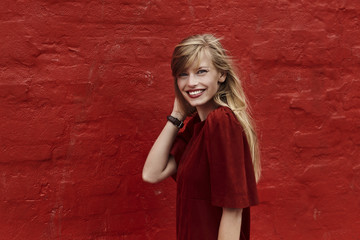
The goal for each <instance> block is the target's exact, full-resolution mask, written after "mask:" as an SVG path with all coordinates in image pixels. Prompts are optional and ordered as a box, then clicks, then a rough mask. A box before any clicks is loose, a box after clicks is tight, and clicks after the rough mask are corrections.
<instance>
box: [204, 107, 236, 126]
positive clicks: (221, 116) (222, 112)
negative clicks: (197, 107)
mask: <svg viewBox="0 0 360 240" xmlns="http://www.w3.org/2000/svg"><path fill="white" fill-rule="evenodd" d="M226 119H228V120H230V121H235V122H237V123H238V120H237V118H236V116H235V114H234V112H233V111H232V110H231V109H230V108H229V107H225V106H220V107H218V108H216V109H215V110H213V111H212V112H210V113H209V115H208V116H207V118H206V120H207V121H210V122H213V121H224V120H226Z"/></svg>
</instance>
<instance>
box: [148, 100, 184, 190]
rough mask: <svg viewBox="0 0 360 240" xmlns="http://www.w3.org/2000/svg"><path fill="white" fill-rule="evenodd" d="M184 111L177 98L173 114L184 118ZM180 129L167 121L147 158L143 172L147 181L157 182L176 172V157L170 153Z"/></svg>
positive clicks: (181, 118)
mask: <svg viewBox="0 0 360 240" xmlns="http://www.w3.org/2000/svg"><path fill="white" fill-rule="evenodd" d="M182 112H183V111H181V107H180V105H179V103H178V101H177V99H175V102H174V108H173V111H172V113H171V116H173V117H176V118H178V119H180V120H184V118H185V114H183V113H182ZM178 130H179V129H178V128H177V127H176V126H174V125H173V124H172V123H170V122H167V123H166V125H165V127H164V128H163V130H162V131H161V133H160V135H159V136H158V138H157V139H156V141H155V143H154V145H153V146H152V148H151V150H150V152H149V154H148V156H147V158H146V161H145V164H144V168H143V172H142V178H143V180H144V181H145V182H149V183H157V182H160V181H162V180H164V179H165V178H167V177H169V176H171V175H173V174H174V173H175V172H176V168H177V166H176V162H175V159H174V157H173V156H170V154H169V153H170V150H171V146H172V144H173V143H174V140H175V137H176V134H177V132H178Z"/></svg>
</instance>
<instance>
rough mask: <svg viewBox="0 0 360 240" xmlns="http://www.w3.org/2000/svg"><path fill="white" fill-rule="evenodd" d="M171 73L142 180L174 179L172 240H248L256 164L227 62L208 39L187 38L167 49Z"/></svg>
mask: <svg viewBox="0 0 360 240" xmlns="http://www.w3.org/2000/svg"><path fill="white" fill-rule="evenodd" d="M171 69H172V74H173V77H174V80H175V92H176V98H175V101H174V106H173V110H172V113H171V115H170V116H168V121H167V123H166V125H165V126H164V129H163V130H162V132H161V133H160V135H159V137H158V138H157V140H156V141H155V143H154V145H153V147H152V148H151V150H150V152H149V155H148V157H147V159H146V162H145V165H144V169H143V179H144V181H146V182H150V183H157V182H160V181H162V180H164V179H165V178H167V177H169V176H172V177H173V178H174V179H175V180H176V182H177V201H176V204H177V206H176V218H177V228H176V229H177V239H178V240H185V239H187V240H213V239H214V240H215V239H217V240H225V239H226V240H227V239H229V240H230V239H231V240H235V239H236V240H238V239H241V240H243V239H244V240H245V239H249V234H250V206H252V205H256V204H257V203H258V198H257V190H256V183H257V181H258V180H259V177H260V160H259V151H258V145H257V138H256V134H255V131H254V128H253V125H252V122H251V118H250V116H249V113H248V112H247V111H248V110H247V104H246V98H245V95H244V93H243V90H242V88H241V84H240V81H239V79H238V77H237V76H236V74H235V72H234V69H233V65H232V62H231V60H230V58H229V57H228V56H227V54H226V52H225V50H224V48H223V47H222V45H221V44H220V42H219V40H218V39H217V38H215V37H214V36H213V35H210V34H205V35H194V36H191V37H189V38H187V39H184V40H183V41H182V42H181V43H180V44H179V45H177V46H176V47H175V50H174V53H173V57H172V62H171ZM187 116H190V117H191V118H190V120H189V121H188V123H187V125H186V128H185V130H184V131H182V132H178V130H179V129H180V128H181V127H182V126H183V120H184V119H185V118H186V117H187Z"/></svg>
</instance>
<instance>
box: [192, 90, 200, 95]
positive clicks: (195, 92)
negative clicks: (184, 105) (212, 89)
mask: <svg viewBox="0 0 360 240" xmlns="http://www.w3.org/2000/svg"><path fill="white" fill-rule="evenodd" d="M202 91H203V90H196V91H191V92H189V94H190V95H196V94H199V93H201V92H202Z"/></svg>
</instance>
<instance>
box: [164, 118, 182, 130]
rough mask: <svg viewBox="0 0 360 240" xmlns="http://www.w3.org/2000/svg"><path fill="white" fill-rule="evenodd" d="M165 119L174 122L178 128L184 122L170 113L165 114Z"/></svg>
mask: <svg viewBox="0 0 360 240" xmlns="http://www.w3.org/2000/svg"><path fill="white" fill-rule="evenodd" d="M167 120H168V121H169V122H171V123H172V124H174V125H175V126H176V127H177V128H178V129H180V128H182V127H183V126H184V122H183V121H180V120H179V119H177V118H176V117H173V116H171V115H169V116H167Z"/></svg>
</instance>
